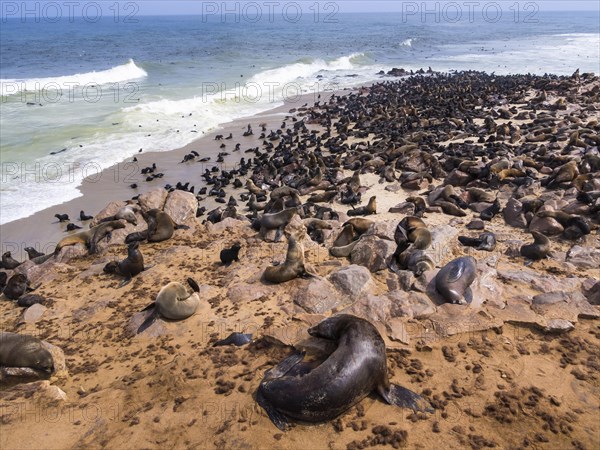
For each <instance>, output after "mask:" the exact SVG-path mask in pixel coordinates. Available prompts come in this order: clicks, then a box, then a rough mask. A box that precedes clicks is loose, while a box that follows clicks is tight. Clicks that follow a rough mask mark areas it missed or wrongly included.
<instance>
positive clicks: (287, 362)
mask: <svg viewBox="0 0 600 450" xmlns="http://www.w3.org/2000/svg"><path fill="white" fill-rule="evenodd" d="M304 354H305V353H304V352H299V351H296V352H294V353H292V354H291V355H290V356H288V357H287V358H285V359H284V360H283V361H281V362H280V363H279V364H277V365H276V366H275V367H273V368H271V369H269V370H267V371H266V372H265V376H264V379H263V380H271V379H273V378H279V377H282V376H284V375H285V374H286V373H288V372H289V371H290V370H292V368H293V367H294V366H295V365H296V364H298V363H300V362H302V360H303V359H304Z"/></svg>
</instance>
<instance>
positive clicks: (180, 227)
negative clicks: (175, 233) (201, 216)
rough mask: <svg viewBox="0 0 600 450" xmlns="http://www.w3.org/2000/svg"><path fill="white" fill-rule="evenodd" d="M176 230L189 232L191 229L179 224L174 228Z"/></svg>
mask: <svg viewBox="0 0 600 450" xmlns="http://www.w3.org/2000/svg"><path fill="white" fill-rule="evenodd" d="M174 228H175V229H176V230H189V229H190V227H188V226H187V225H179V224H175V227H174Z"/></svg>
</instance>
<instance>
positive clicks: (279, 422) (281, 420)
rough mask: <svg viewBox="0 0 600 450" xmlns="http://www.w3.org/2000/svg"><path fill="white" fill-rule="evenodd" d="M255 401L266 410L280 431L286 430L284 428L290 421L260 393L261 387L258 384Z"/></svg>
mask: <svg viewBox="0 0 600 450" xmlns="http://www.w3.org/2000/svg"><path fill="white" fill-rule="evenodd" d="M256 402H257V403H258V404H259V405H260V406H261V407H262V408H263V409H264V410H265V411H266V412H267V415H268V416H269V419H271V422H273V425H275V426H276V427H277V428H279V429H280V430H281V431H286V429H287V428H288V427H289V426H290V422H289V421H288V420H287V417H285V416H284V415H283V414H282V413H280V412H279V411H277V410H276V409H275V408H273V405H271V404H270V403H269V402H268V401H267V399H266V398H265V397H264V396H263V395H262V392H261V388H260V386H259V388H258V392H257V393H256Z"/></svg>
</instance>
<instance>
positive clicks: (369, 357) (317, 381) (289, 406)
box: [256, 314, 433, 431]
mask: <svg viewBox="0 0 600 450" xmlns="http://www.w3.org/2000/svg"><path fill="white" fill-rule="evenodd" d="M308 333H309V334H310V335H311V336H313V337H316V338H322V339H327V340H330V341H335V342H336V343H337V348H336V349H335V350H334V351H333V353H331V354H330V355H329V356H328V357H327V359H325V360H324V361H323V362H321V363H320V364H319V365H318V366H316V367H314V368H313V366H314V364H307V363H303V361H302V360H303V358H304V354H303V353H300V352H297V353H295V354H293V355H291V356H290V357H288V358H286V359H285V360H283V361H282V362H281V363H279V364H278V365H277V366H276V367H274V368H272V369H270V370H268V371H267V372H265V375H264V378H263V380H262V381H261V383H260V385H259V387H258V391H257V393H256V400H257V402H258V404H259V405H260V406H261V407H262V408H263V409H264V410H265V411H266V412H267V414H268V416H269V418H270V419H271V421H272V422H273V424H274V425H275V426H276V427H277V428H279V429H280V430H282V431H285V429H286V428H287V426H288V425H289V419H290V418H291V419H296V420H300V421H303V422H312V423H315V422H325V421H328V420H333V419H335V418H336V417H338V416H339V415H340V414H342V413H343V412H345V411H347V410H348V409H349V408H351V407H352V406H354V405H356V404H357V403H359V402H360V401H361V400H362V399H364V398H365V397H366V396H367V395H369V394H370V393H371V392H373V391H376V392H377V393H378V394H379V395H380V396H381V397H382V398H383V399H384V400H385V401H386V402H387V403H388V404H390V405H396V406H400V407H404V408H412V409H413V410H416V411H428V412H433V410H432V409H431V407H430V406H429V405H428V402H427V401H426V400H425V399H423V398H422V397H421V396H420V395H418V394H416V393H415V392H412V391H410V390H408V389H406V388H403V387H401V386H398V385H395V384H391V383H390V381H389V378H388V372H387V363H386V354H385V343H384V341H383V339H382V337H381V335H380V334H379V332H378V331H377V329H376V328H375V327H374V326H373V325H372V324H371V323H370V322H368V321H367V320H365V319H361V318H359V317H355V316H352V315H349V314H340V315H336V316H333V317H330V318H328V319H325V320H324V321H322V322H321V323H319V324H318V325H316V326H314V327H312V328H310V329H309V330H308ZM302 373H304V375H303V376H297V374H302Z"/></svg>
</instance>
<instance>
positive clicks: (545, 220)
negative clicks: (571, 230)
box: [529, 216, 564, 236]
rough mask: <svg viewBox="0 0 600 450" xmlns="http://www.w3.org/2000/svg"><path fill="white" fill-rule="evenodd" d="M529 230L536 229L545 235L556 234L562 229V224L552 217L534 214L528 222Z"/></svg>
mask: <svg viewBox="0 0 600 450" xmlns="http://www.w3.org/2000/svg"><path fill="white" fill-rule="evenodd" d="M529 231H537V232H539V233H542V234H544V235H546V236H556V235H557V234H560V233H562V232H563V231H564V228H563V226H562V225H561V224H560V223H558V221H557V220H556V219H554V218H553V217H538V216H535V217H534V218H533V219H531V222H530V223H529Z"/></svg>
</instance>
